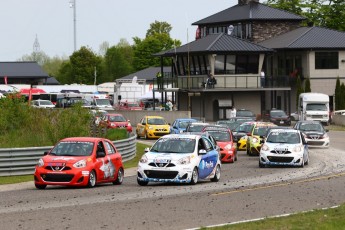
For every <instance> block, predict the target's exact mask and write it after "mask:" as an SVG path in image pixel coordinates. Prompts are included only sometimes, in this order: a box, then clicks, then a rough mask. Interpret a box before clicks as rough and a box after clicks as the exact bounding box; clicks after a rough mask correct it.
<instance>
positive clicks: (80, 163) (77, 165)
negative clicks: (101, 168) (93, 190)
mask: <svg viewBox="0 0 345 230" xmlns="http://www.w3.org/2000/svg"><path fill="white" fill-rule="evenodd" d="M73 167H74V168H84V167H86V160H85V159H84V160H80V161H78V162H76V163H74V165H73Z"/></svg>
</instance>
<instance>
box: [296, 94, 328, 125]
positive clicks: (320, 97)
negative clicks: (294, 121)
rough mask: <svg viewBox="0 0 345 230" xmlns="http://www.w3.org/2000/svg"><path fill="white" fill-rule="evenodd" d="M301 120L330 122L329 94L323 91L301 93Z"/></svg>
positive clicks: (299, 104)
mask: <svg viewBox="0 0 345 230" xmlns="http://www.w3.org/2000/svg"><path fill="white" fill-rule="evenodd" d="M298 115H299V120H301V121H304V120H313V121H320V122H321V123H323V124H325V125H328V124H329V96H328V95H326V94H322V93H301V94H300V95H299V100H298Z"/></svg>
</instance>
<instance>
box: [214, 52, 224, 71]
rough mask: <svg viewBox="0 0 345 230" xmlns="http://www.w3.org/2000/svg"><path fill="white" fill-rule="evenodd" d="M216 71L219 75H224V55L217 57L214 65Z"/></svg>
mask: <svg viewBox="0 0 345 230" xmlns="http://www.w3.org/2000/svg"><path fill="white" fill-rule="evenodd" d="M214 71H215V73H217V74H224V72H225V71H224V55H217V56H216V60H215V63H214Z"/></svg>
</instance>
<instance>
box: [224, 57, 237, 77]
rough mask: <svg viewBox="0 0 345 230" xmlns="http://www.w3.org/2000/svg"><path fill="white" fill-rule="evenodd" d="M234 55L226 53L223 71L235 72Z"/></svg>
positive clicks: (227, 72)
mask: <svg viewBox="0 0 345 230" xmlns="http://www.w3.org/2000/svg"><path fill="white" fill-rule="evenodd" d="M235 67H236V56H235V55H226V63H225V72H226V74H235Z"/></svg>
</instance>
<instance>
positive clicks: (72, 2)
mask: <svg viewBox="0 0 345 230" xmlns="http://www.w3.org/2000/svg"><path fill="white" fill-rule="evenodd" d="M76 3H77V0H70V1H69V7H70V8H73V31H74V51H76V50H77V6H76Z"/></svg>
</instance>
